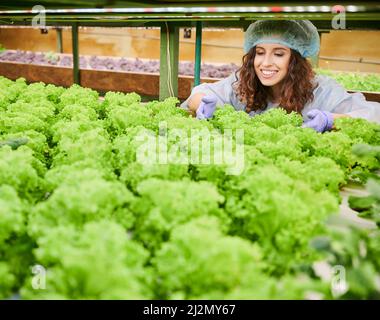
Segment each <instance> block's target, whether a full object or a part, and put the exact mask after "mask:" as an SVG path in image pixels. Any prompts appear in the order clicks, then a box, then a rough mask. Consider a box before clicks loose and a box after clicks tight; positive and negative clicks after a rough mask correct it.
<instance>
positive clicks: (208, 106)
mask: <svg viewBox="0 0 380 320" xmlns="http://www.w3.org/2000/svg"><path fill="white" fill-rule="evenodd" d="M217 100H218V99H217V97H216V96H214V95H213V94H210V95H206V96H204V97H203V98H202V100H201V103H200V104H199V107H198V110H197V119H199V120H202V119H209V118H211V117H212V115H213V114H214V111H215V109H216V103H217Z"/></svg>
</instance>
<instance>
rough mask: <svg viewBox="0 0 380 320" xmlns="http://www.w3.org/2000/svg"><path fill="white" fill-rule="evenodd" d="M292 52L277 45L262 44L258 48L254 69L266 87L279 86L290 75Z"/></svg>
mask: <svg viewBox="0 0 380 320" xmlns="http://www.w3.org/2000/svg"><path fill="white" fill-rule="evenodd" d="M290 56H291V51H290V49H289V48H288V47H285V46H283V45H280V44H276V43H261V44H258V45H257V46H256V55H255V59H254V67H255V72H256V75H257V76H258V77H259V79H260V81H261V83H262V84H263V85H264V86H269V87H271V86H274V85H276V84H279V83H280V82H281V81H282V80H283V79H284V78H285V76H286V74H287V73H288V67H289V61H290Z"/></svg>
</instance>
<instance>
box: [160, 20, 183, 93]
mask: <svg viewBox="0 0 380 320" xmlns="http://www.w3.org/2000/svg"><path fill="white" fill-rule="evenodd" d="M178 53H179V28H178V27H177V26H173V25H171V23H168V22H165V24H163V25H162V26H161V43H160V96H159V99H160V100H164V99H166V98H168V97H176V96H178Z"/></svg>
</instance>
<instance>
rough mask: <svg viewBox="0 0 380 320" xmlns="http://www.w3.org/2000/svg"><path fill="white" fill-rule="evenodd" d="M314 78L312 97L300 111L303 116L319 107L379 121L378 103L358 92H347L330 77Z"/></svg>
mask: <svg viewBox="0 0 380 320" xmlns="http://www.w3.org/2000/svg"><path fill="white" fill-rule="evenodd" d="M316 80H317V82H318V86H317V87H316V89H314V99H313V101H312V102H311V103H309V104H308V105H307V106H306V107H305V108H304V110H303V111H302V114H303V115H304V116H305V114H306V113H307V112H308V111H310V110H311V109H320V110H325V111H329V112H332V113H341V114H347V115H349V116H351V117H353V118H364V119H367V120H369V121H372V122H377V123H380V103H378V102H373V101H367V100H366V99H365V97H364V95H363V94H362V93H360V92H356V93H348V92H347V91H346V89H344V87H343V86H341V85H340V84H338V83H337V82H336V81H335V80H334V79H332V78H330V77H327V76H317V77H316Z"/></svg>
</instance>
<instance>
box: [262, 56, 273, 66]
mask: <svg viewBox="0 0 380 320" xmlns="http://www.w3.org/2000/svg"><path fill="white" fill-rule="evenodd" d="M271 64H272V57H271V55H270V54H266V55H265V56H264V60H263V62H262V65H263V66H270V65H271Z"/></svg>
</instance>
